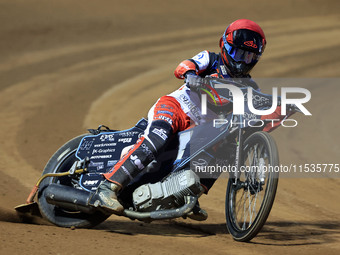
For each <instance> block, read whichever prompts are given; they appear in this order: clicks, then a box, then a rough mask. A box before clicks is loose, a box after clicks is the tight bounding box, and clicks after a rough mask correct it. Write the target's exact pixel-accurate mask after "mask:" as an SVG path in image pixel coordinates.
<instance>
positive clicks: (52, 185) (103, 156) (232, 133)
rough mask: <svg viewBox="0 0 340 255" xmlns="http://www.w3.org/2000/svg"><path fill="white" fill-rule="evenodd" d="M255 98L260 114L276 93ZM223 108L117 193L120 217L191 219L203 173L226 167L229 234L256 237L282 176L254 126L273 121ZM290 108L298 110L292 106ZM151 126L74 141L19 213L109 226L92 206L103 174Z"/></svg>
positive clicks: (94, 132)
mask: <svg viewBox="0 0 340 255" xmlns="http://www.w3.org/2000/svg"><path fill="white" fill-rule="evenodd" d="M200 82H201V83H202V85H207V86H208V87H214V86H215V87H217V86H216V85H218V84H226V83H227V84H233V85H237V86H238V87H239V88H240V89H241V90H242V91H244V93H246V91H247V88H246V87H244V86H242V85H240V84H236V83H230V81H228V82H226V81H225V80H221V79H214V78H210V79H208V78H204V79H201V80H200ZM216 90H218V89H216ZM218 93H219V94H220V95H221V96H223V98H224V99H227V100H229V101H230V102H233V96H232V94H231V93H230V91H229V90H228V89H225V88H223V89H219V90H218ZM252 93H253V98H261V100H253V105H254V107H255V108H256V109H260V110H261V109H268V107H270V106H271V105H272V102H273V97H272V96H271V95H266V94H263V93H261V92H259V91H256V90H254V89H252ZM245 102H246V100H245ZM279 103H280V100H279V101H278V104H279ZM229 105H231V104H229ZM217 108H218V111H219V115H218V116H219V120H222V121H214V122H208V123H205V124H202V125H198V126H195V127H192V128H190V129H188V130H185V131H182V132H179V133H178V134H177V135H176V136H175V137H173V139H172V140H171V141H170V143H169V145H168V146H167V148H166V149H165V150H164V151H163V152H162V153H160V154H159V156H158V157H157V158H156V160H154V161H153V162H152V163H151V164H150V165H149V166H148V167H147V168H146V169H145V170H144V171H143V172H141V173H140V174H139V175H138V176H137V177H136V178H135V179H134V180H133V181H132V182H131V183H130V184H129V185H128V186H127V187H126V188H124V189H123V190H122V191H121V192H120V193H119V194H118V199H119V200H120V202H121V203H122V205H123V206H124V208H125V209H124V211H123V213H122V214H121V215H119V216H124V217H127V218H129V219H132V220H140V221H144V222H151V221H154V220H164V219H174V218H180V217H182V218H186V217H187V216H188V214H189V213H190V212H192V210H193V208H194V207H195V205H196V203H197V201H198V198H199V196H200V195H201V194H202V188H201V187H202V186H201V180H203V179H204V178H206V177H207V176H206V173H205V175H204V174H202V172H204V171H203V170H204V169H207V168H209V167H211V166H213V165H215V166H217V165H218V163H221V162H223V164H222V165H223V166H222V165H220V166H219V167H220V168H222V167H223V169H228V172H229V178H228V184H227V190H226V198H225V217H226V226H227V229H228V232H229V233H230V234H231V235H232V237H233V238H234V239H235V240H236V241H249V240H251V239H252V238H254V237H255V236H256V235H257V233H258V232H259V231H260V230H261V229H262V227H263V225H264V224H265V222H266V219H267V217H268V215H269V213H270V211H271V208H272V205H273V202H274V199H275V194H276V190H277V185H278V178H279V176H278V175H279V174H278V172H275V171H266V169H268V168H267V167H270V166H271V167H275V166H278V165H279V154H278V149H277V145H276V143H275V141H274V139H273V138H272V136H270V135H269V134H268V133H267V132H264V131H262V130H263V126H264V125H262V126H261V125H255V124H254V123H257V122H258V121H260V122H262V124H263V123H264V124H267V123H269V122H267V121H266V120H261V119H260V116H257V115H255V114H252V113H251V112H250V110H249V108H248V107H247V106H246V105H245V112H244V114H243V115H235V114H233V113H232V111H231V109H230V107H217ZM290 111H291V112H294V111H298V109H297V108H294V109H293V107H291V108H290ZM249 120H251V121H252V123H253V125H250V121H249ZM212 123H213V125H212ZM233 123H236V124H233ZM146 127H147V120H146V119H144V118H142V119H141V120H139V121H138V123H137V124H136V125H135V126H134V127H132V128H130V129H128V130H122V131H118V130H111V129H110V128H108V127H106V126H103V125H101V126H99V127H98V128H97V129H89V133H88V134H83V135H80V136H78V137H75V138H73V139H71V140H70V141H68V142H67V143H65V144H64V145H63V146H62V147H61V148H60V149H59V150H58V151H57V152H55V154H54V155H53V156H52V157H51V158H50V160H49V161H48V163H47V165H46V166H45V168H44V170H43V173H42V177H41V178H40V179H39V180H38V182H37V183H36V185H35V186H34V188H33V190H32V192H31V193H30V194H29V196H28V198H27V201H26V204H24V205H19V206H17V207H16V208H15V209H16V210H17V211H18V212H19V213H24V214H27V213H32V214H33V213H34V212H37V211H38V210H39V213H40V214H41V215H42V216H43V217H44V218H45V219H47V220H48V221H50V222H51V223H53V224H55V225H57V226H60V227H77V228H89V227H93V226H96V225H98V224H100V223H101V222H103V221H105V220H106V219H107V218H108V217H109V216H110V215H108V214H107V213H106V212H104V211H102V210H101V209H100V206H97V205H96V203H94V204H93V203H90V200H91V197H93V194H94V192H95V191H96V189H97V187H98V186H99V184H100V183H101V182H102V181H103V180H104V177H103V176H102V174H103V173H105V172H107V171H108V170H109V169H110V168H112V167H113V166H114V165H115V164H116V163H117V162H118V160H119V159H120V157H121V156H122V154H124V152H125V151H126V150H127V149H128V148H129V147H130V146H132V145H133V144H135V143H136V141H137V140H138V138H139V137H140V136H141V135H142V134H143V132H144V130H145V129H146ZM160 169H161V171H159V170H160ZM230 169H232V170H230ZM245 169H246V170H245ZM217 177H218V176H215V177H214V179H216V178H217ZM36 195H37V199H36V202H35V201H34V200H35V197H36Z"/></svg>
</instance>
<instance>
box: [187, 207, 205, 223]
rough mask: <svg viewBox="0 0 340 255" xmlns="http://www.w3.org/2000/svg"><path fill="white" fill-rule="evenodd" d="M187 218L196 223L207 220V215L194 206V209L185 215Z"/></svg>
mask: <svg viewBox="0 0 340 255" xmlns="http://www.w3.org/2000/svg"><path fill="white" fill-rule="evenodd" d="M187 217H188V218H190V219H192V220H196V221H204V220H206V219H208V213H207V211H206V210H204V209H202V208H201V207H200V206H199V205H195V207H194V209H192V211H191V212H189V213H188V214H187Z"/></svg>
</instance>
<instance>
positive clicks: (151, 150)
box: [91, 19, 266, 220]
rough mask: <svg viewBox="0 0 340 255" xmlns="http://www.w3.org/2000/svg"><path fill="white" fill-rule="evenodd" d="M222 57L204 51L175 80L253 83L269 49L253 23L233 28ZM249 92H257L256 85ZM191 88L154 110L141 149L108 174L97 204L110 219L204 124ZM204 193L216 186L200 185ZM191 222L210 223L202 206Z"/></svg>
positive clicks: (160, 101)
mask: <svg viewBox="0 0 340 255" xmlns="http://www.w3.org/2000/svg"><path fill="white" fill-rule="evenodd" d="M219 46H220V48H221V52H220V53H219V54H216V53H213V52H209V51H206V50H205V51H202V52H200V53H199V54H197V55H196V56H194V57H193V58H191V59H187V60H184V61H183V62H181V63H180V64H179V65H178V67H177V68H176V70H175V73H174V74H175V76H176V77H177V78H179V79H184V78H186V76H187V75H188V74H194V75H198V76H200V77H205V76H207V75H208V76H212V77H219V78H250V75H249V72H250V71H251V70H252V68H253V67H254V66H255V65H256V63H257V62H258V60H259V58H260V56H261V55H262V53H263V51H264V49H265V46H266V38H265V35H264V33H263V31H262V29H261V27H260V26H259V25H258V24H256V23H255V22H253V21H251V20H248V19H239V20H236V21H234V22H233V23H231V24H230V25H229V26H228V27H227V29H226V30H225V32H224V33H223V35H222V37H221V39H220V45H219ZM247 80H249V81H251V82H250V83H249V84H248V86H251V87H253V88H254V89H258V86H257V85H256V83H255V82H253V81H252V80H250V79H247ZM189 91H190V87H189V84H188V83H186V84H184V85H183V86H182V87H180V88H179V89H178V90H176V91H175V92H173V93H171V94H169V95H166V96H163V97H161V98H159V99H158V101H157V102H156V103H155V104H154V105H153V107H152V108H151V109H150V111H149V114H148V127H147V129H146V130H145V132H144V134H143V136H141V138H140V139H139V140H138V141H137V142H136V144H135V145H134V146H133V147H132V148H131V149H130V150H129V151H128V152H127V153H126V154H125V155H124V156H123V157H122V158H121V159H120V161H119V162H118V163H117V164H116V165H115V166H114V167H113V168H112V169H110V171H109V172H108V173H106V174H104V177H105V179H106V180H105V181H103V182H102V183H101V185H99V187H98V189H97V191H96V193H95V195H94V197H93V198H94V199H91V201H96V204H99V206H100V207H101V208H102V209H104V210H105V211H107V212H109V213H114V214H121V212H122V211H123V210H124V208H123V206H122V205H121V204H120V202H119V201H118V199H117V192H119V191H120V190H121V189H123V188H124V187H126V186H127V185H128V184H129V183H130V182H131V181H132V180H133V179H134V178H135V177H136V176H137V175H138V173H140V171H142V170H143V169H144V168H145V167H146V166H147V165H148V164H149V163H150V162H151V161H153V160H154V159H155V157H157V155H158V153H159V152H160V151H161V150H162V149H164V148H165V146H166V145H167V142H168V141H169V138H170V137H171V136H173V135H174V134H175V133H177V132H179V131H183V130H185V129H187V128H189V127H190V124H191V122H194V123H195V124H200V123H201V122H202V121H203V119H204V116H202V114H200V106H199V105H198V106H194V107H193V105H192V104H193V103H192V102H191V98H190V96H189ZM201 183H202V186H203V187H204V189H205V193H207V192H208V190H209V189H210V188H211V186H212V185H213V183H214V180H210V181H209V180H206V182H205V183H204V182H203V181H202V180H201ZM188 217H190V218H192V219H195V220H205V219H206V218H207V213H206V212H205V210H203V209H201V208H200V207H199V205H197V206H196V207H195V208H194V210H193V211H192V212H191V213H190V214H189V215H188Z"/></svg>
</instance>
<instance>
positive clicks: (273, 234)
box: [95, 220, 340, 246]
mask: <svg viewBox="0 0 340 255" xmlns="http://www.w3.org/2000/svg"><path fill="white" fill-rule="evenodd" d="M95 229H98V230H104V231H107V232H111V233H117V234H123V235H139V234H143V235H160V236H181V237H197V238H201V237H209V236H214V235H225V234H229V233H228V230H227V228H226V225H225V223H213V224H209V223H204V222H202V223H200V222H193V221H184V220H164V221H154V222H152V223H144V222H138V221H124V220H108V221H106V222H104V223H102V224H100V225H99V226H97V227H95ZM339 237H340V222H339V221H322V222H289V221H272V222H267V223H266V224H265V226H264V227H263V228H262V230H261V231H260V233H258V235H257V236H256V237H255V238H254V239H252V240H251V241H250V242H249V243H252V244H257V245H273V246H303V245H320V244H326V243H334V242H339Z"/></svg>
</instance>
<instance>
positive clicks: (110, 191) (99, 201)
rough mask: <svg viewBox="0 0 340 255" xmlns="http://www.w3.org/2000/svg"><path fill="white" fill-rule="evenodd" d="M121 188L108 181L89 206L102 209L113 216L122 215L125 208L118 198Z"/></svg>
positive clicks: (100, 186)
mask: <svg viewBox="0 0 340 255" xmlns="http://www.w3.org/2000/svg"><path fill="white" fill-rule="evenodd" d="M120 189H121V187H120V186H119V185H117V184H115V183H113V182H109V181H107V180H105V181H103V182H102V183H101V184H100V185H99V186H98V189H97V191H96V193H95V194H94V195H93V196H92V198H91V199H90V202H89V204H90V205H92V206H95V207H98V206H99V207H101V208H102V209H103V210H104V211H105V212H108V213H111V214H121V213H122V212H123V210H124V207H123V206H122V205H121V204H120V202H119V201H118V198H117V193H118V191H119V190H120Z"/></svg>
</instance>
